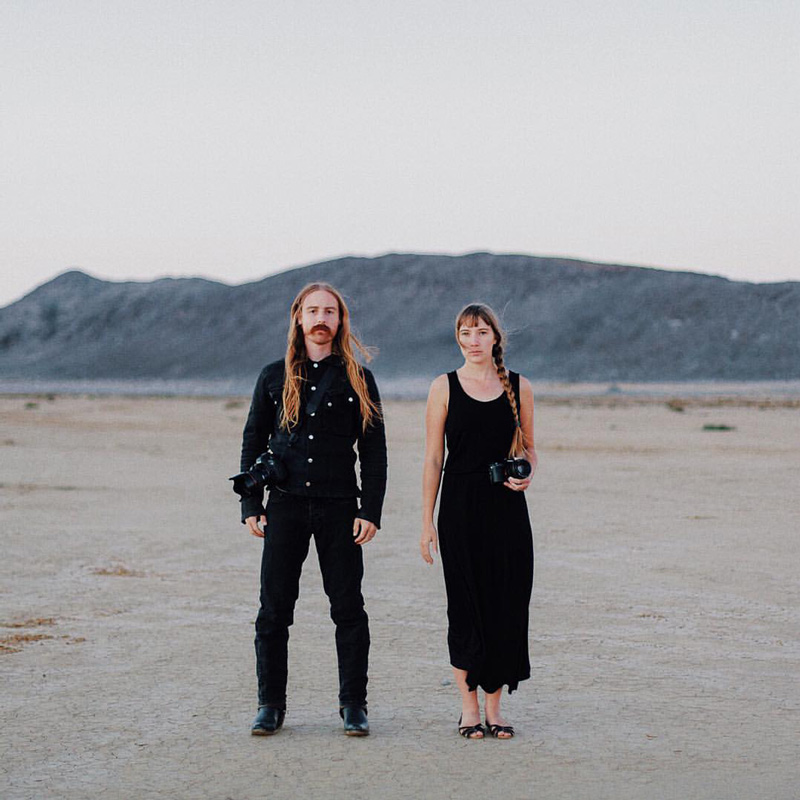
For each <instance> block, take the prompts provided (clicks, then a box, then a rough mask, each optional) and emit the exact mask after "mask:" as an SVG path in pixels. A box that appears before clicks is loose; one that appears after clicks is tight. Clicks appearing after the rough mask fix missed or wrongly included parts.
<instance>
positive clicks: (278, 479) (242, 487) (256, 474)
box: [228, 452, 286, 497]
mask: <svg viewBox="0 0 800 800" xmlns="http://www.w3.org/2000/svg"><path fill="white" fill-rule="evenodd" d="M228 480H229V481H233V491H234V492H236V494H238V495H240V496H241V497H253V496H254V495H257V494H259V492H263V491H264V489H268V488H269V487H270V486H275V485H276V484H279V483H282V482H283V481H284V480H286V467H285V466H284V465H283V462H282V461H280V460H279V459H278V458H276V457H275V455H274V454H273V453H269V452H267V453H262V454H261V455H260V456H259V457H258V458H257V459H256V463H255V464H253V466H252V467H250V469H249V470H247V472H240V473H239V474H238V475H234V476H233V477H232V478H228Z"/></svg>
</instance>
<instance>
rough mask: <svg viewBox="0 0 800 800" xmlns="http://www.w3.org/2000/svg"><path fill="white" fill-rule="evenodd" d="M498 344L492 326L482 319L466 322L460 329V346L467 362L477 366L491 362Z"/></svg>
mask: <svg viewBox="0 0 800 800" xmlns="http://www.w3.org/2000/svg"><path fill="white" fill-rule="evenodd" d="M496 342H497V337H496V336H495V335H494V331H493V330H492V326H491V325H489V324H488V323H486V322H484V321H483V320H482V319H480V318H477V319H467V320H464V323H463V324H462V325H461V327H460V328H459V329H458V346H459V347H460V348H461V352H462V353H463V354H464V358H465V359H466V360H467V361H471V362H475V363H476V364H480V363H484V362H485V361H491V359H492V347H494V345H495V343H496Z"/></svg>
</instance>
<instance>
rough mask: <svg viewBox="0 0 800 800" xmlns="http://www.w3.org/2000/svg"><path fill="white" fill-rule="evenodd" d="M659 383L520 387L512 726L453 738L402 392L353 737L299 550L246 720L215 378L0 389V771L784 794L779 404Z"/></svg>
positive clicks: (482, 789) (792, 495)
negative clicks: (285, 632) (274, 701)
mask: <svg viewBox="0 0 800 800" xmlns="http://www.w3.org/2000/svg"><path fill="white" fill-rule="evenodd" d="M678 405H679V404H678ZM673 407H674V408H675V407H677V406H676V404H673ZM683 408H684V410H683V411H679V410H672V409H670V408H669V407H667V405H666V403H665V402H663V401H659V402H625V401H624V400H623V399H619V400H615V399H614V398H606V399H603V400H602V401H598V402H595V403H589V402H584V401H582V400H580V399H578V400H573V401H564V402H559V403H556V402H553V401H551V402H543V403H541V404H540V405H539V406H538V409H537V418H536V423H537V433H538V441H539V450H540V455H541V464H540V470H539V473H538V475H537V477H536V480H535V482H534V484H533V486H532V487H531V489H530V490H529V494H528V499H529V505H530V509H531V516H532V519H533V523H534V530H535V537H536V585H535V589H534V597H533V603H532V623H531V638H530V645H531V656H532V666H533V677H532V679H531V680H530V681H528V682H527V683H525V684H523V685H522V686H521V688H520V691H519V692H518V693H516V694H514V695H513V696H512V697H510V698H508V700H507V702H506V710H507V714H508V716H509V718H510V719H511V720H512V721H513V722H514V723H515V725H516V726H517V730H518V736H517V738H516V739H514V740H513V741H510V742H498V741H495V740H486V741H483V742H467V741H465V740H464V739H461V738H459V737H458V736H457V734H456V732H455V723H456V719H457V716H458V698H457V691H456V689H455V687H454V686H453V685H451V684H450V683H449V678H450V670H449V667H448V661H447V651H446V646H445V611H444V590H443V586H442V577H441V569H440V565H439V564H438V562H437V564H436V565H435V566H434V567H432V568H429V567H426V566H425V565H424V564H423V563H422V561H421V559H420V558H419V555H418V549H417V537H418V519H419V493H418V484H419V472H420V462H421V454H422V435H423V433H422V412H423V406H422V404H420V403H391V404H389V405H388V409H387V414H388V427H389V434H390V448H391V449H390V470H391V473H390V492H389V495H388V497H387V502H386V514H385V519H384V527H383V529H382V531H381V532H380V533H379V535H378V538H377V539H376V540H375V541H374V542H373V543H372V544H370V545H369V546H368V549H367V577H366V581H365V594H366V597H367V609H368V611H369V613H370V616H371V620H372V622H371V625H372V638H373V647H372V662H371V665H372V666H371V682H370V721H371V725H372V736H370V737H368V738H366V739H351V738H348V737H345V736H343V735H342V734H341V729H340V721H339V719H338V716H337V702H336V689H337V686H336V666H335V654H334V645H333V629H332V625H331V623H330V620H329V619H328V612H327V603H326V600H325V597H324V595H323V592H322V588H321V583H320V578H319V573H318V569H317V566H316V559H315V556H314V554H313V549H312V554H311V555H310V557H309V560H308V562H307V565H306V571H305V573H304V578H303V587H302V594H301V599H300V602H299V604H298V609H297V614H296V624H295V626H294V628H293V629H292V639H291V643H290V648H291V664H290V670H291V675H290V687H289V692H290V708H289V714H288V716H287V720H286V727H285V730H284V731H283V732H282V733H281V734H280V735H279V736H276V737H273V738H267V739H264V738H256V737H251V736H250V735H249V724H250V721H251V719H252V717H253V714H254V712H255V710H256V702H255V677H254V674H253V653H252V623H253V619H254V616H255V611H256V599H257V591H258V564H259V548H260V542H259V541H257V540H255V539H253V538H252V537H250V536H249V535H248V534H247V533H246V532H245V529H244V527H243V526H241V525H240V524H239V522H238V516H237V514H238V508H237V503H236V499H235V496H234V495H233V493H232V492H231V490H230V488H229V485H228V483H227V481H226V478H227V477H228V475H230V474H231V473H232V472H233V471H234V470H235V468H236V465H237V463H238V448H239V436H240V432H241V427H242V423H243V419H244V415H245V413H246V406H245V404H244V402H242V401H226V400H225V399H220V398H216V399H208V400H203V399H169V398H166V399H147V398H139V399H130V398H120V397H105V398H91V397H66V396H65V397H62V396H59V397H55V398H52V399H49V400H48V399H47V398H46V397H39V398H35V397H19V396H18V397H11V396H6V397H0V412H2V425H1V427H0V456H1V457H0V484H1V486H0V493H1V494H0V497H1V498H2V499H1V500H0V515H1V516H0V530H2V553H3V558H2V565H1V566H0V572H1V575H2V579H1V581H0V625H2V627H0V644H1V645H2V651H0V670H2V696H1V697H0V707H1V708H2V729H1V730H0V797H3V798H5V799H6V800H11V798H50V797H58V798H75V800H78V799H80V800H88V799H90V798H100V797H103V798H109V797H111V798H156V797H159V798H161V797H163V798H235V799H236V800H240V799H245V798H257V797H268V796H271V797H286V798H289V797H291V798H311V797H320V798H328V797H330V798H339V797H342V798H344V797H347V798H381V800H390V799H391V798H416V797H420V798H476V797H485V798H490V800H493V799H494V798H498V799H499V798H504V800H505V799H506V798H591V799H592V800H597V799H598V798H613V799H614V800H617V799H624V798H637V800H638V799H639V798H647V799H649V798H655V799H656V800H660V799H661V798H681V800H686V798H703V799H704V800H708V799H715V798H719V799H720V800H723V799H724V800H731V798H770V799H772V800H790V799H791V798H795V799H796V798H798V797H800V768H798V766H797V764H798V762H800V747H799V746H798V741H800V736H798V734H800V692H799V691H798V685H800V681H798V678H800V624H799V623H800V610H798V593H799V592H798V563H800V562H799V561H798V550H799V549H800V544H799V543H798V542H799V541H800V540H799V539H798V527H799V526H798V514H797V510H798V501H797V488H796V487H797V486H798V485H800V450H799V449H798V446H799V445H800V411H798V409H797V408H791V407H780V406H777V407H769V408H761V407H759V404H758V403H756V404H753V405H749V406H748V405H745V404H742V403H740V404H738V405H737V404H733V405H714V401H709V402H708V403H704V402H703V401H702V400H698V399H697V398H695V399H694V400H692V401H691V402H690V403H689V404H688V405H686V406H684V407H683ZM705 425H714V426H719V425H725V426H729V427H731V428H734V429H733V430H704V426H705Z"/></svg>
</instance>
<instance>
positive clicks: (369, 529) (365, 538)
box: [353, 517, 378, 544]
mask: <svg viewBox="0 0 800 800" xmlns="http://www.w3.org/2000/svg"><path fill="white" fill-rule="evenodd" d="M377 532H378V527H377V525H375V523H374V522H370V521H369V520H367V519H361V518H359V517H356V518H355V520H353V538H354V539H355V542H356V544H366V543H367V542H369V541H372V537H373V536H375V534H376V533H377Z"/></svg>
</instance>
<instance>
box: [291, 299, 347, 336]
mask: <svg viewBox="0 0 800 800" xmlns="http://www.w3.org/2000/svg"><path fill="white" fill-rule="evenodd" d="M340 321H341V320H340V319H339V303H338V302H337V300H336V298H335V297H334V296H333V295H332V294H331V293H330V292H326V291H325V290H324V289H317V291H315V292H311V294H309V295H306V298H305V300H303V305H302V307H301V309H300V325H301V327H302V328H303V336H305V338H306V339H310V340H311V341H312V342H314V344H328V343H329V342H332V341H333V339H334V337H335V336H336V331H338V330H339V323H340Z"/></svg>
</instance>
